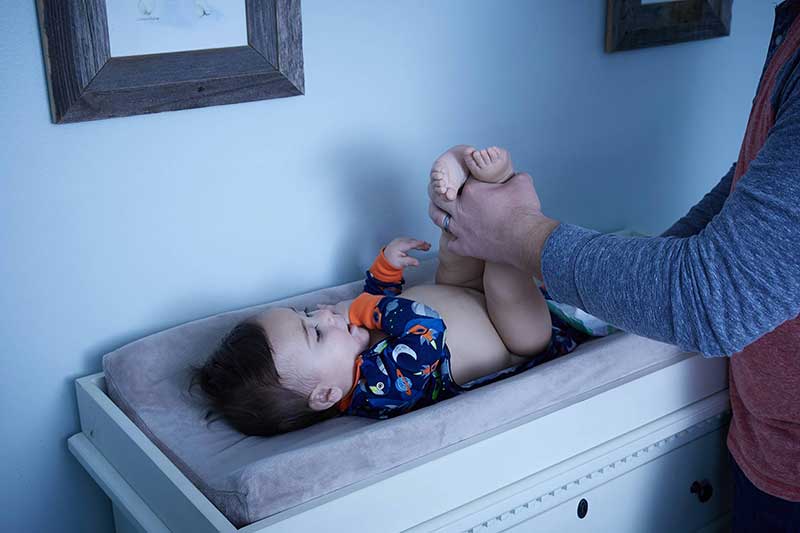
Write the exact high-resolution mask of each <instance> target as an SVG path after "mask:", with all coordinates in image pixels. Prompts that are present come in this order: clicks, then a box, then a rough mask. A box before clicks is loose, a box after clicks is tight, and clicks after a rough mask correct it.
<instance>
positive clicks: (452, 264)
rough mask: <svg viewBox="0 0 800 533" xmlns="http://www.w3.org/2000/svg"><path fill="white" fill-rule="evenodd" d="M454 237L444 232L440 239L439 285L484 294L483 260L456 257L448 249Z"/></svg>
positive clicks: (437, 273)
mask: <svg viewBox="0 0 800 533" xmlns="http://www.w3.org/2000/svg"><path fill="white" fill-rule="evenodd" d="M452 239H453V237H451V236H450V234H449V233H447V232H445V231H443V232H442V236H441V237H440V238H439V268H438V269H437V270H436V283H437V284H438V285H455V286H457V287H467V288H469V289H475V290H476V291H481V292H483V277H484V274H483V264H484V263H483V260H482V259H476V258H474V257H464V256H461V255H456V254H454V253H453V252H451V251H450V250H448V249H447V243H448V241H450V240H452Z"/></svg>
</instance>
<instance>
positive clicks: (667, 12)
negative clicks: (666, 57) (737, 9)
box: [606, 0, 733, 52]
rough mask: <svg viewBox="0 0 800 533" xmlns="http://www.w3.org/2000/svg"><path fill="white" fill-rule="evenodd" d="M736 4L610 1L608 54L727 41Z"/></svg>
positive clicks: (709, 0)
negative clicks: (709, 40) (725, 38)
mask: <svg viewBox="0 0 800 533" xmlns="http://www.w3.org/2000/svg"><path fill="white" fill-rule="evenodd" d="M732 7H733V0H671V1H670V0H667V1H664V0H662V1H656V0H607V9H606V52H618V51H621V50H633V49H635V48H645V47H648V46H660V45H664V44H673V43H681V42H685V41H694V40H697V39H710V38H712V37H723V36H726V35H730V32H731V10H732Z"/></svg>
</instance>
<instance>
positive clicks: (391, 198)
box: [326, 135, 428, 273]
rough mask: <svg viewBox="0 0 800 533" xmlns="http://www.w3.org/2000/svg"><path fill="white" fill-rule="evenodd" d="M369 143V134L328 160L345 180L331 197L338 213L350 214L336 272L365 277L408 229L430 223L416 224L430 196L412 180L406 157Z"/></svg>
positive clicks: (345, 144)
mask: <svg viewBox="0 0 800 533" xmlns="http://www.w3.org/2000/svg"><path fill="white" fill-rule="evenodd" d="M364 138H369V135H364V136H361V137H360V138H359V140H358V141H355V142H344V143H341V144H340V145H339V148H338V149H336V150H333V151H331V152H330V153H328V154H327V155H326V157H327V158H328V159H329V160H330V165H331V168H333V169H334V172H333V174H334V175H336V176H340V179H338V180H337V181H336V183H335V184H334V183H331V187H332V190H331V191H330V193H329V197H330V198H331V202H333V203H336V204H338V205H340V206H341V207H340V208H339V209H338V210H337V212H340V213H344V214H347V216H346V217H344V219H343V220H341V223H342V224H343V225H344V236H343V237H342V239H341V242H340V243H339V246H338V247H336V248H335V249H336V250H337V252H336V257H335V258H334V260H333V261H332V265H333V269H334V272H346V273H350V272H359V273H360V272H361V270H362V269H363V268H364V267H365V266H366V265H369V264H370V263H371V262H372V260H373V259H374V256H375V254H376V253H377V251H378V250H379V249H380V248H381V247H382V246H384V245H385V244H386V243H387V242H388V241H389V240H391V239H393V238H394V237H397V236H399V235H400V234H401V232H402V231H403V229H404V228H409V227H412V226H420V225H424V224H426V223H427V222H428V221H427V219H426V220H424V221H418V220H416V219H415V218H416V217H418V213H420V212H427V205H428V197H427V192H426V191H425V189H424V182H423V181H422V180H420V179H418V178H417V177H415V176H409V174H408V168H409V164H408V163H406V161H405V160H404V159H403V154H402V153H401V152H400V151H398V150H397V148H396V147H392V146H389V144H388V143H387V144H379V143H377V142H367V143H365V142H364V141H363V139H364ZM342 146H344V147H346V148H345V149H342V148H341V147H342ZM365 154H369V155H365ZM427 170H428V169H427V168H426V169H425V172H427ZM417 189H419V190H417ZM412 217H414V219H412ZM337 222H338V221H337ZM337 222H334V223H337ZM409 236H413V235H409Z"/></svg>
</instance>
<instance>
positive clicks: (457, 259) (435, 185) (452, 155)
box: [428, 146, 483, 291]
mask: <svg viewBox="0 0 800 533" xmlns="http://www.w3.org/2000/svg"><path fill="white" fill-rule="evenodd" d="M466 148H467V147H466V146H454V147H453V148H450V149H449V150H448V151H446V152H445V153H443V154H442V155H441V156H439V157H438V158H437V159H436V161H435V162H434V163H433V168H431V180H430V183H429V185H428V195H429V196H430V198H431V201H433V196H434V195H439V196H440V197H441V198H440V200H439V204H440V205H442V204H444V206H446V205H447V204H449V203H451V202H454V201H455V198H456V195H457V192H458V189H459V188H460V187H461V185H463V183H464V182H465V181H466V180H467V176H468V175H469V171H468V170H467V167H466V165H465V164H464V158H463V156H462V154H463V153H464V150H465V149H466ZM450 196H452V198H450ZM451 239H452V237H451V236H450V234H449V233H447V232H445V231H442V236H441V238H440V239H439V268H438V270H437V271H436V283H438V284H440V285H456V286H458V287H469V288H470V289H476V290H479V291H483V260H481V259H475V258H474V257H463V256H460V255H456V254H454V253H453V252H451V251H450V250H448V249H447V243H448V241H450V240H451Z"/></svg>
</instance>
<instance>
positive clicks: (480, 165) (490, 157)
mask: <svg viewBox="0 0 800 533" xmlns="http://www.w3.org/2000/svg"><path fill="white" fill-rule="evenodd" d="M464 162H465V163H466V165H467V168H468V169H469V172H470V174H472V177H473V178H475V179H477V180H479V181H486V182H489V183H502V182H504V181H506V180H507V179H509V178H510V177H511V176H513V175H514V166H513V165H512V164H511V154H509V153H508V150H505V149H503V148H498V147H496V146H492V147H491V148H486V149H484V150H476V149H475V148H472V147H470V148H467V149H466V150H465V151H464Z"/></svg>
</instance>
